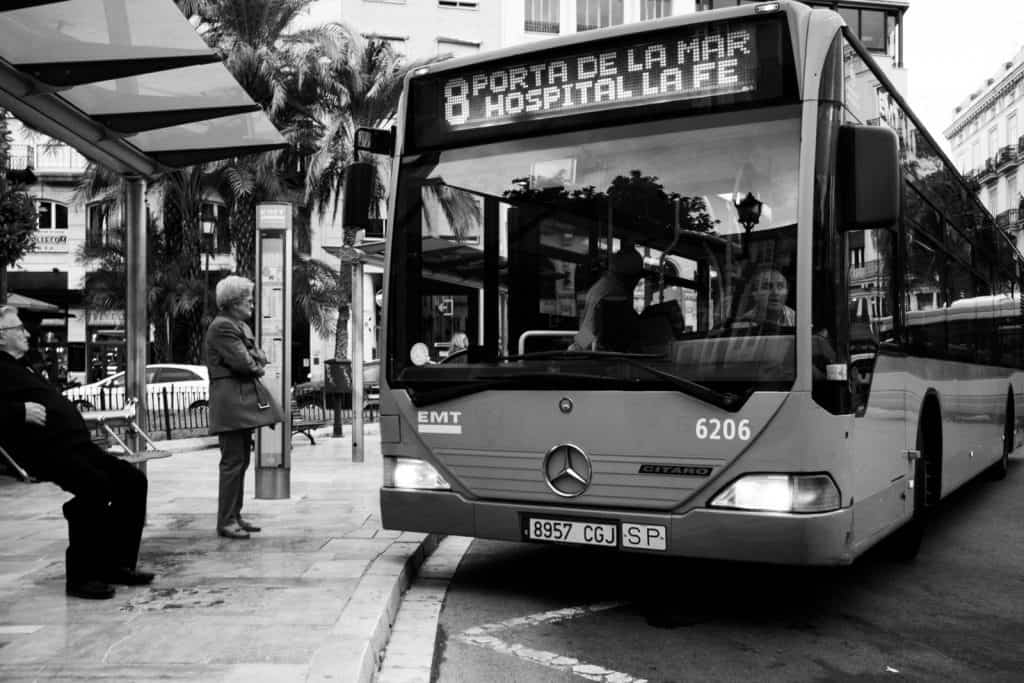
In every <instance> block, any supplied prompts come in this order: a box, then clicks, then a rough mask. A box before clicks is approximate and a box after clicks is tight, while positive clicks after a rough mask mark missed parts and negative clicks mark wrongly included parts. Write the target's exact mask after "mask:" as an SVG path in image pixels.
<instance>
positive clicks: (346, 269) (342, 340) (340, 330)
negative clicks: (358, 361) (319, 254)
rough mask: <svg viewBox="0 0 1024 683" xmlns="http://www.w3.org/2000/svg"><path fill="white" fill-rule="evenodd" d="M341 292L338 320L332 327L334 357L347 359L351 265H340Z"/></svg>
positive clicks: (339, 282) (339, 281)
mask: <svg viewBox="0 0 1024 683" xmlns="http://www.w3.org/2000/svg"><path fill="white" fill-rule="evenodd" d="M338 278H339V280H338V284H339V285H340V287H341V291H340V292H339V296H338V320H337V323H336V324H335V326H334V357H335V358H337V359H338V360H343V359H345V358H348V321H349V319H350V317H351V310H350V309H351V302H352V264H351V263H342V264H341V268H340V270H339V272H338Z"/></svg>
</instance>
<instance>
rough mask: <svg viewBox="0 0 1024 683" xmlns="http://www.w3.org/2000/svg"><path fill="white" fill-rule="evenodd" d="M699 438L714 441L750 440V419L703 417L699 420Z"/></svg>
mask: <svg viewBox="0 0 1024 683" xmlns="http://www.w3.org/2000/svg"><path fill="white" fill-rule="evenodd" d="M697 438H698V439H711V440H714V441H718V440H722V439H726V440H730V441H731V440H732V439H739V440H741V441H749V440H750V420H747V419H743V420H733V419H732V418H725V419H724V420H719V419H718V418H717V417H702V418H700V419H699V420H697Z"/></svg>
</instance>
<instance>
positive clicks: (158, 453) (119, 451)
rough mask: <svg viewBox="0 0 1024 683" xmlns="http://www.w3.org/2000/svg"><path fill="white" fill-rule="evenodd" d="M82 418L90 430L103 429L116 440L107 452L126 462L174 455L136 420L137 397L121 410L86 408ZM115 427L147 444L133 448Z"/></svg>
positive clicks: (137, 461)
mask: <svg viewBox="0 0 1024 683" xmlns="http://www.w3.org/2000/svg"><path fill="white" fill-rule="evenodd" d="M82 419H83V420H85V425H86V427H88V428H89V429H90V430H97V429H99V430H102V431H103V432H104V433H105V435H106V436H107V437H108V438H109V439H110V440H112V441H113V442H114V445H113V446H110V447H108V448H107V452H108V453H110V454H111V455H115V456H117V457H118V458H120V459H122V460H124V461H125V462H130V463H132V464H133V465H134V464H138V463H140V462H146V461H147V460H156V459H158V458H169V457H171V455H172V453H171V452H170V451H165V450H162V449H160V448H159V447H158V446H157V445H156V444H155V443H153V440H152V439H150V438H149V434H146V432H145V431H144V430H143V429H142V427H140V426H139V425H138V423H137V422H136V421H135V399H131V400H129V401H128V402H127V403H126V404H125V406H124V408H121V409H120V410H84V411H82ZM114 427H121V428H124V429H125V430H126V431H127V432H128V433H129V434H132V433H134V434H136V435H138V436H139V438H141V439H142V441H143V443H144V444H145V445H144V446H142V447H141V448H139V449H138V450H132V449H131V448H130V447H129V446H128V444H127V443H125V442H124V441H123V440H122V439H121V437H119V436H118V435H117V432H115V431H114ZM145 446H149V449H150V450H147V449H146V448H145Z"/></svg>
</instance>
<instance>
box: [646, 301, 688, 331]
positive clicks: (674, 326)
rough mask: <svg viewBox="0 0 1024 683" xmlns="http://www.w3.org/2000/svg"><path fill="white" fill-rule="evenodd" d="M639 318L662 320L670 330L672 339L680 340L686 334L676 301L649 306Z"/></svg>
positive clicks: (681, 311) (681, 310) (680, 309)
mask: <svg viewBox="0 0 1024 683" xmlns="http://www.w3.org/2000/svg"><path fill="white" fill-rule="evenodd" d="M640 318H641V319H642V320H657V319H659V318H662V319H664V320H665V321H666V322H667V323H668V325H669V327H670V328H671V337H672V339H682V338H683V335H684V334H685V333H686V323H685V320H684V318H683V309H682V308H680V307H679V302H678V301H662V302H661V303H660V304H651V305H650V306H648V307H647V308H645V309H644V312H643V313H641V314H640Z"/></svg>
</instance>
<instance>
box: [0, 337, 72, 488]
mask: <svg viewBox="0 0 1024 683" xmlns="http://www.w3.org/2000/svg"><path fill="white" fill-rule="evenodd" d="M26 403H39V404H40V405H42V406H43V407H44V408H46V425H45V426H43V427H40V426H39V425H35V424H28V423H26V422H25V404H26ZM91 441H92V437H91V435H90V434H89V430H88V428H86V426H85V421H84V420H83V419H82V415H81V413H79V412H78V409H77V408H75V406H74V405H73V404H72V403H71V401H69V400H67V399H66V398H64V396H63V395H62V394H61V393H60V392H59V391H57V388H56V387H55V386H53V385H52V384H50V383H49V382H48V381H46V380H45V379H43V378H42V377H40V376H39V375H37V374H35V373H34V372H32V371H31V370H29V369H28V368H27V367H25V366H24V365H23V364H22V363H21V361H19V360H17V359H15V358H14V357H13V356H11V355H10V354H9V353H6V352H4V351H0V446H3V447H4V450H6V451H7V452H8V453H10V455H11V457H13V458H14V459H15V460H16V461H17V462H18V464H20V465H21V466H22V467H24V468H25V469H26V470H28V471H29V473H31V474H32V475H33V476H35V477H37V478H39V479H52V476H50V475H51V473H52V472H53V471H54V469H55V468H56V467H57V466H58V464H59V463H60V461H61V460H62V459H63V458H65V457H68V455H69V454H70V453H71V452H73V451H74V450H75V449H76V447H77V446H81V445H84V444H87V443H90V442H91Z"/></svg>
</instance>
